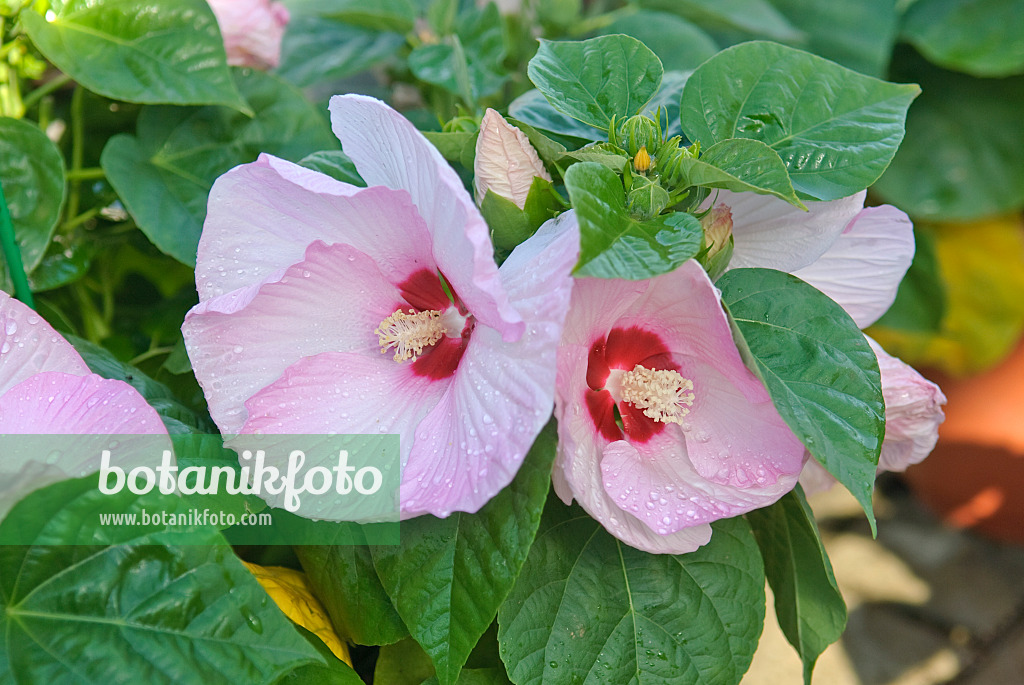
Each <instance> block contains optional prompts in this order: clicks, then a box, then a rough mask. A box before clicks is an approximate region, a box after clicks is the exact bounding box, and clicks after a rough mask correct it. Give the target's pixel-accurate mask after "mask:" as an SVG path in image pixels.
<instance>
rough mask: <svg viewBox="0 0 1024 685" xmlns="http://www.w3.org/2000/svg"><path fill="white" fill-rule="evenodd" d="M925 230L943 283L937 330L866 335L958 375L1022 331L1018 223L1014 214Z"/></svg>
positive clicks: (987, 360) (1023, 230)
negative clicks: (943, 304)
mask: <svg viewBox="0 0 1024 685" xmlns="http://www.w3.org/2000/svg"><path fill="white" fill-rule="evenodd" d="M919 229H920V227H919ZM926 230H930V231H931V232H932V234H933V235H934V237H935V250H936V255H937V257H938V261H939V270H940V272H941V274H942V278H943V280H944V281H945V283H946V315H945V318H944V319H943V321H942V327H941V330H940V331H939V332H938V334H928V333H921V332H914V331H902V330H900V331H897V330H893V329H889V328H882V327H873V328H871V329H869V331H868V333H869V334H870V335H871V336H872V337H874V338H875V339H876V340H877V341H878V342H879V343H880V344H881V345H882V346H883V347H885V349H886V350H888V351H889V352H890V353H892V354H895V355H896V356H898V357H900V358H902V359H903V360H904V361H906V362H908V363H910V364H913V365H914V366H925V367H933V368H938V369H941V370H943V371H945V372H946V373H949V374H952V375H956V376H965V375H968V374H973V373H977V372H979V371H982V370H984V369H987V368H989V367H991V366H992V365H994V364H996V363H998V362H999V361H1000V360H1002V359H1003V358H1004V357H1005V356H1006V355H1007V354H1009V352H1010V351H1011V350H1012V349H1013V348H1014V346H1015V344H1016V343H1017V341H1018V340H1020V337H1021V332H1022V331H1024V297H1021V293H1022V292H1024V222H1022V221H1021V217H1020V215H1017V214H1012V215H1006V216H999V217H993V218H989V219H985V220H980V221H972V222H967V223H943V224H933V225H930V226H928V227H927V228H926Z"/></svg>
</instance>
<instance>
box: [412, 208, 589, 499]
mask: <svg viewBox="0 0 1024 685" xmlns="http://www.w3.org/2000/svg"><path fill="white" fill-rule="evenodd" d="M578 255H579V227H578V225H577V223H576V218H575V216H574V215H573V214H572V213H571V212H567V213H566V214H563V215H561V216H560V217H558V218H557V219H554V220H552V221H548V222H547V223H545V224H544V225H543V226H542V227H541V228H540V229H539V230H538V231H537V233H536V234H535V235H534V236H533V237H531V238H530V239H529V240H527V241H526V242H524V243H523V244H522V245H519V246H518V247H517V248H516V249H515V250H514V251H513V252H512V254H511V255H509V257H508V259H507V260H506V261H505V263H504V264H503V265H502V267H501V276H502V281H503V282H504V284H505V288H506V289H507V291H508V293H509V295H510V296H511V298H512V302H513V304H514V306H515V307H516V308H517V309H518V310H519V311H520V312H521V313H522V315H523V318H524V319H525V320H526V323H527V329H526V333H525V334H524V335H523V337H522V338H520V339H519V340H518V341H516V342H514V343H508V342H505V341H503V340H502V338H501V336H500V334H499V333H498V332H497V331H495V330H494V329H491V328H487V327H484V326H477V328H476V329H475V330H474V331H473V333H472V337H471V338H470V342H469V347H468V348H467V350H466V353H465V356H464V357H463V359H462V362H461V364H460V365H459V369H458V371H457V372H456V374H455V377H454V380H453V382H452V384H451V386H450V387H449V389H448V392H446V393H445V395H444V397H442V398H441V400H440V402H439V403H438V405H437V407H435V408H434V409H433V410H432V411H431V412H430V414H429V415H427V416H426V417H425V418H424V419H423V422H422V423H421V424H420V426H419V427H418V428H417V430H416V438H415V442H414V444H413V448H412V453H411V454H410V457H409V463H408V464H407V466H406V470H405V472H404V473H403V475H402V481H403V483H402V510H403V513H404V514H405V515H407V516H416V515H419V514H423V513H430V514H434V515H435V516H442V517H443V516H447V515H449V514H450V513H451V512H452V511H456V510H457V511H469V512H475V511H477V510H478V509H479V508H480V507H482V506H483V505H484V504H485V503H486V502H487V501H488V500H489V499H490V498H491V497H493V496H494V495H495V494H497V493H498V491H499V490H501V489H502V488H503V487H505V486H506V485H508V483H509V482H510V481H511V480H512V478H513V477H514V476H515V474H516V472H517V471H518V470H519V466H520V465H521V464H522V461H523V458H524V457H525V456H526V453H527V451H528V450H529V449H530V446H531V445H532V444H533V441H534V439H535V438H536V437H537V434H538V433H539V432H540V430H541V428H543V427H544V424H546V423H547V421H548V417H549V416H550V414H551V407H552V404H553V401H554V381H555V364H556V349H557V346H558V340H559V338H560V336H561V333H562V325H563V321H564V319H565V315H566V312H567V310H568V307H569V298H570V291H571V289H572V284H573V282H572V278H571V276H570V271H571V269H572V267H573V265H574V264H575V263H576V259H577V257H578Z"/></svg>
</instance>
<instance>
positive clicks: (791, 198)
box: [659, 138, 806, 209]
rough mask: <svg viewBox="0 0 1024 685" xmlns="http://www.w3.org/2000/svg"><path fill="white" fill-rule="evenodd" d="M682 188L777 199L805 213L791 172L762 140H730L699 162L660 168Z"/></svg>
mask: <svg viewBox="0 0 1024 685" xmlns="http://www.w3.org/2000/svg"><path fill="white" fill-rule="evenodd" d="M659 171H660V172H661V174H662V175H667V176H669V177H670V178H671V179H672V180H673V181H674V182H675V183H677V184H678V185H681V186H707V187H709V188H724V189H726V190H734V191H736V192H744V191H750V192H755V193H761V194H762V195H774V196H775V197H777V198H779V199H782V200H785V201H786V202H788V203H790V204H792V205H796V206H797V207H800V208H801V209H806V207H804V203H803V202H801V201H800V200H799V199H798V198H797V196H796V193H795V192H794V191H793V184H792V182H791V181H790V179H789V171H787V170H786V165H785V164H784V163H783V162H782V158H781V157H779V155H778V153H777V152H775V150H773V149H771V148H770V147H768V146H767V145H765V144H764V143H762V142H761V141H759V140H751V139H750V138H730V139H728V140H723V141H720V142H718V143H715V144H714V145H712V146H711V147H709V148H708V149H707V150H704V152H703V154H701V156H700V159H694V158H692V157H684V156H679V157H678V158H676V159H674V160H671V161H670V162H669V163H668V165H667V166H663V167H660V168H659Z"/></svg>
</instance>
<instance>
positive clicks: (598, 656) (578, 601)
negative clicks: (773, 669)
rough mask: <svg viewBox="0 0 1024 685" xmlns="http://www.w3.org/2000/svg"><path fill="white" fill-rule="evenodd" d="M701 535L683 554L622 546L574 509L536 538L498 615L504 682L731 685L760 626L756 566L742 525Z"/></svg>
mask: <svg viewBox="0 0 1024 685" xmlns="http://www.w3.org/2000/svg"><path fill="white" fill-rule="evenodd" d="M577 511H578V510H577ZM712 527H713V530H714V532H713V534H712V537H711V542H710V543H708V544H707V545H705V546H704V547H702V548H700V549H699V550H697V551H696V552H692V553H690V554H683V555H670V554H648V553H646V552H641V551H639V550H636V549H633V548H632V547H629V546H627V545H625V544H623V543H622V542H620V541H618V540H616V539H615V538H613V537H612V536H611V535H610V534H608V533H607V532H606V531H605V530H604V529H603V528H602V527H601V525H600V524H599V523H597V522H596V521H594V520H593V519H591V518H590V517H589V516H586V515H585V514H581V513H580V514H577V515H575V516H573V517H572V518H570V519H568V520H567V521H564V522H562V523H559V524H557V525H555V526H553V527H552V528H550V529H548V530H547V531H545V532H544V533H543V534H541V535H540V536H538V537H537V541H536V542H535V543H534V545H533V549H531V550H530V556H529V558H528V559H527V562H526V565H525V566H524V567H523V572H522V574H521V575H520V576H519V580H518V581H517V582H516V586H515V588H514V589H513V590H512V594H511V595H509V598H508V600H506V602H505V603H504V604H503V605H502V607H501V609H500V611H499V612H498V626H499V629H498V643H499V645H500V646H501V656H502V659H503V660H504V662H505V665H506V666H507V668H508V669H509V675H510V677H511V679H512V680H513V681H514V682H516V683H519V685H526V684H528V683H529V684H530V685H535V684H538V683H544V685H562V684H566V685H568V684H570V683H579V682H582V680H581V679H580V676H581V674H590V676H591V678H592V679H591V680H589V681H588V682H602V683H631V684H632V685H638V684H639V683H645V684H650V685H655V684H661V683H663V684H665V685H668V684H670V683H671V684H675V683H694V684H695V683H738V682H739V681H740V678H741V677H742V675H743V673H745V672H746V670H747V668H748V667H749V666H750V660H751V658H752V657H753V654H754V649H755V648H756V647H757V640H758V637H759V636H760V634H761V628H762V626H763V624H764V605H765V596H764V568H763V566H762V562H761V556H760V554H758V551H757V545H756V543H755V542H754V536H753V535H752V534H751V532H750V527H749V526H748V525H747V523H746V521H744V520H743V519H742V518H734V519H728V520H723V521H718V522H716V523H715V524H713V526H712Z"/></svg>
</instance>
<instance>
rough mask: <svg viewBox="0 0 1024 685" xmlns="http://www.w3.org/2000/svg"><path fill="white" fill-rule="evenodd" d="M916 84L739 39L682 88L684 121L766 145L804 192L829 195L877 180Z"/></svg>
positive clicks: (704, 134) (692, 127)
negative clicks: (783, 163)
mask: <svg viewBox="0 0 1024 685" xmlns="http://www.w3.org/2000/svg"><path fill="white" fill-rule="evenodd" d="M919 92H920V90H919V89H918V87H917V86H915V85H900V84H895V83H888V82H886V81H880V80H878V79H875V78H871V77H870V76H864V75H862V74H858V73H856V72H854V71H851V70H849V69H847V68H845V67H841V66H839V65H838V64H835V63H834V62H830V61H828V60H826V59H823V58H821V57H817V56H815V55H811V54H809V53H806V52H803V51H801V50H796V49H794V48H789V47H786V46H783V45H778V44H776V43H766V42H752V43H743V44H741V45H737V46H734V47H731V48H729V49H727V50H723V51H722V52H720V53H718V54H717V55H715V56H714V57H712V58H711V59H710V60H708V61H707V62H705V63H704V64H702V65H701V66H700V67H699V68H698V69H697V70H696V71H695V72H694V73H693V75H691V76H690V78H689V80H688V81H687V82H686V87H685V88H684V89H683V99H682V106H681V112H682V117H681V118H682V125H683V131H684V132H685V133H686V135H687V136H688V137H689V138H690V139H691V140H699V141H700V142H701V143H702V144H703V145H705V146H710V145H712V144H714V143H717V142H719V141H721V140H726V139H728V138H754V139H756V140H760V141H762V142H764V143H766V144H768V145H769V146H771V147H772V148H773V149H774V150H775V151H776V152H778V153H779V156H780V157H781V158H782V161H783V162H785V163H786V167H787V168H788V169H789V175H790V177H791V178H792V180H793V187H794V188H796V189H797V191H799V192H801V193H804V194H805V195H806V196H807V197H810V198H812V199H819V200H834V199H837V198H840V197H846V196H847V195H852V194H853V193H856V192H858V191H860V190H863V189H864V188H867V187H868V186H869V185H871V184H872V183H874V182H875V180H876V179H877V178H878V177H879V176H881V174H882V172H883V171H885V168H886V167H887V166H888V165H889V162H890V161H891V160H892V157H893V155H894V154H895V153H896V148H897V147H899V144H900V141H902V140H903V132H904V129H903V125H904V120H905V118H906V114H907V108H908V107H909V106H910V103H911V102H912V101H913V99H914V98H915V97H916V96H917V94H918V93H919Z"/></svg>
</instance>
